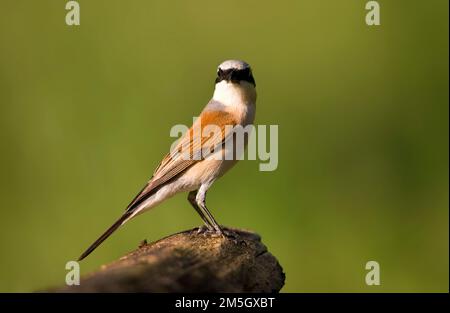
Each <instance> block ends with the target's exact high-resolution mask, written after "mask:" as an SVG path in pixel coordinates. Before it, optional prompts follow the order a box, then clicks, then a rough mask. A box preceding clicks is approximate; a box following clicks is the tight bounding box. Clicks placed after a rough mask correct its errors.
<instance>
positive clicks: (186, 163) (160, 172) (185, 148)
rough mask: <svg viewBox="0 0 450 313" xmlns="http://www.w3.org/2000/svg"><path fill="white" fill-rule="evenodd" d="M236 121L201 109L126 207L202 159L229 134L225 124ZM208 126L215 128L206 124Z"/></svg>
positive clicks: (134, 205)
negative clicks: (192, 122)
mask: <svg viewBox="0 0 450 313" xmlns="http://www.w3.org/2000/svg"><path fill="white" fill-rule="evenodd" d="M236 124H237V121H236V119H235V118H234V116H233V115H232V114H230V113H228V112H225V111H209V110H207V111H203V112H202V113H201V114H200V116H199V118H198V119H197V120H196V121H195V122H194V124H193V125H192V127H191V128H190V129H189V130H188V131H187V132H186V133H185V134H184V136H183V137H181V139H180V140H179V142H178V143H177V145H176V146H175V148H174V149H173V150H172V151H171V152H170V153H168V154H167V155H166V156H165V157H164V158H163V160H162V161H161V163H160V164H159V165H158V167H157V168H156V170H155V172H154V174H153V177H152V178H151V179H150V181H149V182H148V183H147V185H146V186H145V187H144V188H143V189H142V190H141V191H140V192H139V193H138V194H137V195H136V197H135V198H134V199H133V201H131V203H130V204H129V205H128V207H127V209H126V210H127V211H133V210H134V209H135V208H136V207H138V206H139V204H141V203H142V202H143V201H145V200H146V199H147V198H148V197H150V196H151V195H152V194H154V193H155V192H156V191H157V190H158V189H159V188H161V187H162V186H163V185H164V184H165V183H167V182H168V181H170V180H171V179H173V178H175V177H177V176H178V175H179V174H181V173H183V172H184V171H186V170H187V169H188V168H189V167H191V166H192V165H194V164H195V163H196V162H198V161H200V160H202V159H204V158H205V156H206V155H207V154H208V153H210V152H211V151H217V149H218V148H219V147H220V148H221V147H222V145H223V143H224V142H225V141H226V140H227V139H228V137H229V135H230V134H231V128H230V127H226V126H227V125H230V126H235V125H236ZM211 126H214V127H215V128H207V127H211ZM205 128H206V129H205ZM212 130H216V131H212Z"/></svg>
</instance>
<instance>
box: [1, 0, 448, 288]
mask: <svg viewBox="0 0 450 313" xmlns="http://www.w3.org/2000/svg"><path fill="white" fill-rule="evenodd" d="M65 3H66V1H62V0H60V1H55V0H41V1H24V0H2V1H1V4H0V110H1V111H0V136H1V154H0V170H1V183H0V187H1V188H0V195H1V211H0V220H1V224H0V226H1V227H0V251H1V252H0V253H1V258H0V291H7V292H13V291H14V292H15V291H27V292H28V291H34V290H38V289H41V288H46V287H49V286H54V285H60V284H63V283H64V279H65V274H66V270H65V263H66V262H67V261H69V260H73V259H76V258H77V257H78V256H79V254H80V253H81V252H82V251H83V250H84V249H85V248H86V247H87V246H88V245H89V244H90V243H91V242H92V241H93V240H94V239H95V238H96V237H97V236H98V235H99V234H100V233H101V232H103V231H104V230H105V229H106V228H107V227H108V226H110V224H111V223H112V222H113V221H114V220H115V219H116V218H117V217H118V216H119V215H120V214H121V213H122V212H123V210H124V208H125V206H126V205H127V204H128V202H129V201H130V200H131V199H132V198H133V196H134V195H135V194H136V193H137V192H138V191H139V189H140V188H141V187H142V185H143V184H144V183H145V182H146V181H147V179H148V178H150V176H151V173H152V171H153V169H154V168H155V166H156V165H157V164H158V162H159V160H160V159H161V157H162V156H163V155H164V154H165V153H166V152H167V151H168V149H169V147H170V144H171V143H172V141H173V138H170V137H169V130H170V128H171V127H172V126H173V125H175V124H179V123H182V124H190V123H191V121H192V116H193V115H197V114H198V113H199V112H200V110H201V109H202V107H203V105H204V104H206V103H207V101H208V100H209V99H210V97H211V95H212V92H213V88H214V78H215V70H216V66H217V65H218V64H219V63H220V62H221V61H223V60H225V59H230V58H239V59H243V60H246V61H247V62H249V63H250V64H251V65H252V67H253V71H254V74H255V78H256V82H257V90H258V96H259V97H258V103H257V108H258V109H257V118H256V122H257V123H259V124H278V125H279V166H278V169H277V170H276V171H274V172H260V171H259V170H258V162H256V161H242V162H240V163H239V164H238V165H237V166H236V167H235V168H234V169H233V170H232V171H231V172H229V173H228V175H226V176H225V177H224V178H222V179H221V180H220V181H219V182H218V183H216V184H215V185H214V187H213V188H212V190H211V191H210V192H209V197H208V203H209V207H210V208H211V210H212V211H213V213H214V214H215V216H216V218H217V219H218V220H219V221H220V222H221V223H222V224H225V225H229V226H235V227H242V228H248V229H252V230H255V231H257V232H258V233H260V234H261V235H262V237H263V241H264V243H265V244H266V245H267V246H268V248H269V250H270V251H271V252H272V253H273V254H274V255H275V256H276V257H277V258H278V259H279V261H280V263H281V265H282V266H283V268H284V270H285V272H286V275H287V279H286V285H285V287H284V288H283V289H282V291H284V292H316V291H320V292H345V291H357V292H373V291H381V292H392V291H397V292H406V291H412V292H419V291H425V292H430V291H448V277H449V276H448V275H449V273H448V267H449V263H448V256H449V249H448V248H449V242H448V235H449V229H448V212H449V197H448V195H449V194H448V179H449V176H448V173H449V167H448V160H449V159H448V158H449V155H448V148H449V146H448V139H449V138H448V113H449V112H448V108H449V107H448V101H449V97H448V83H449V76H448V66H449V64H448V56H449V50H448V1H447V0H434V1H410V0H403V1H400V0H396V1H387V0H380V1H379V3H380V6H381V26H379V27H368V26H367V25H366V24H365V14H366V11H365V8H364V7H365V3H366V1H362V0H361V1H356V0H345V1H334V0H328V1H325V0H321V1H318V0H308V1H300V0H298V1H277V2H273V1H270V2H269V1H267V2H263V1H257V0H251V1H234V0H229V1H226V2H223V1H222V2H218V1H207V0H204V1H146V0H141V1H127V2H125V1H118V0H109V1H106V0H103V1H100V0H96V1H86V0H81V1H79V3H80V6H81V26H79V27H70V26H67V25H66V24H65V14H66V11H65V8H64V7H65ZM200 222H201V221H200V219H199V217H198V216H197V214H196V213H195V211H194V210H193V209H192V208H191V207H190V205H189V204H188V202H187V201H186V195H178V196H176V197H174V198H172V199H171V200H169V201H167V202H165V203H163V204H162V205H160V206H159V207H157V208H155V209H154V210H152V211H150V212H149V213H147V214H145V215H142V216H140V217H139V218H137V219H135V220H133V221H131V222H130V223H128V224H127V225H126V226H125V227H123V228H121V229H120V230H119V231H118V232H117V233H116V234H114V235H113V236H112V237H111V238H110V239H109V240H107V241H106V242H105V243H104V245H102V246H101V247H100V248H99V249H98V250H97V251H95V253H94V254H93V255H91V256H90V257H89V258H88V259H87V260H86V261H84V262H83V263H82V265H81V266H82V273H88V272H90V271H92V270H94V269H96V268H98V267H99V266H100V265H101V264H104V263H107V262H110V261H112V260H114V259H116V258H117V257H119V256H122V255H123V254H125V253H126V252H128V251H130V250H132V249H134V248H135V247H137V245H138V243H139V241H141V240H142V239H144V238H147V239H148V240H156V239H159V238H161V237H163V236H166V235H169V234H171V233H174V232H178V231H181V230H184V229H188V228H192V227H195V226H197V225H199V224H200ZM369 260H376V261H378V262H379V263H380V266H381V286H377V287H369V286H366V285H365V280H364V279H365V274H366V270H365V263H366V262H367V261H369Z"/></svg>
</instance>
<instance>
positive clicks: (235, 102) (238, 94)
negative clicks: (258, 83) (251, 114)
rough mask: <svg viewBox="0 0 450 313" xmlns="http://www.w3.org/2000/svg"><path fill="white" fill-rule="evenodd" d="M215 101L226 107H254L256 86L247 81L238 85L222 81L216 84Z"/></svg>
mask: <svg viewBox="0 0 450 313" xmlns="http://www.w3.org/2000/svg"><path fill="white" fill-rule="evenodd" d="M213 99H214V100H216V101H219V102H220V103H222V104H224V105H226V106H239V105H254V104H255V102H256V90H255V86H253V85H252V84H250V83H248V82H245V81H242V82H240V83H239V84H236V83H231V82H227V81H225V80H222V81H221V82H219V83H217V84H216V89H215V90H214V95H213Z"/></svg>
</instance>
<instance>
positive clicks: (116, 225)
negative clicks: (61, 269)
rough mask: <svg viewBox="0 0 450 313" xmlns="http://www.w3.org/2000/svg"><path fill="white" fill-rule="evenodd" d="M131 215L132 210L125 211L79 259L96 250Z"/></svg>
mask: <svg viewBox="0 0 450 313" xmlns="http://www.w3.org/2000/svg"><path fill="white" fill-rule="evenodd" d="M131 215H132V212H125V213H124V214H123V215H122V216H121V217H120V218H119V219H118V220H117V221H116V222H115V223H114V224H112V225H111V227H110V228H108V229H107V230H106V231H105V232H104V233H103V235H101V236H100V237H99V238H98V239H97V240H96V241H95V242H94V243H93V244H92V245H91V246H90V247H89V248H87V250H86V251H84V252H83V254H82V255H81V256H80V257H79V258H78V261H81V260H83V259H84V258H85V257H87V256H88V255H89V254H91V252H92V251H94V250H95V249H96V248H97V247H98V246H99V245H100V244H101V243H102V242H103V241H105V240H106V238H108V237H109V236H111V235H112V233H113V232H115V231H116V230H117V229H118V228H119V227H120V226H121V225H122V224H123V223H125V222H126V220H127V219H128V218H130V217H131Z"/></svg>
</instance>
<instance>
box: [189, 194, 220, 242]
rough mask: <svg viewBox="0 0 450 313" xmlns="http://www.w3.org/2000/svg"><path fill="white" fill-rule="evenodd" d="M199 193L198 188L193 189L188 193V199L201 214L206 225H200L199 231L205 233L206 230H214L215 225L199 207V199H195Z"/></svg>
mask: <svg viewBox="0 0 450 313" xmlns="http://www.w3.org/2000/svg"><path fill="white" fill-rule="evenodd" d="M196 195H197V190H194V191H191V192H190V193H189V195H188V201H189V203H190V204H191V205H192V206H193V207H194V209H195V211H197V213H198V214H199V215H200V217H201V218H202V220H203V222H204V223H205V225H203V226H200V227H199V228H198V233H203V232H205V231H214V230H215V229H214V226H212V225H211V223H210V222H209V220H208V218H207V217H206V216H205V214H203V211H202V210H201V209H200V208H199V206H198V204H197V201H196V200H195V198H196Z"/></svg>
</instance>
